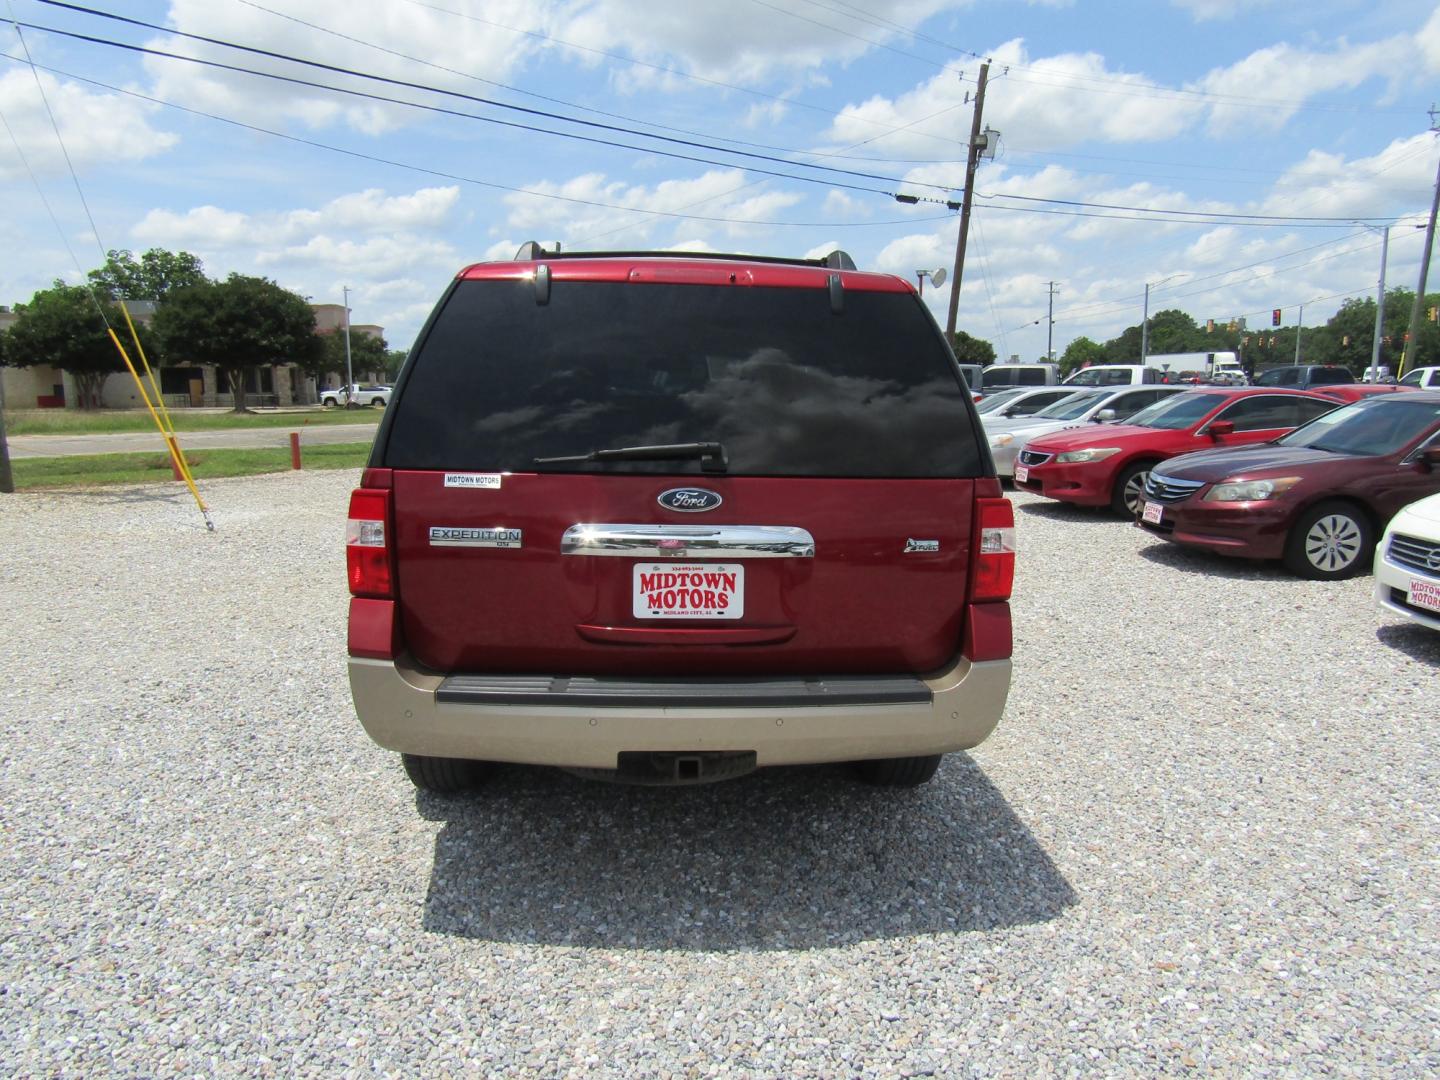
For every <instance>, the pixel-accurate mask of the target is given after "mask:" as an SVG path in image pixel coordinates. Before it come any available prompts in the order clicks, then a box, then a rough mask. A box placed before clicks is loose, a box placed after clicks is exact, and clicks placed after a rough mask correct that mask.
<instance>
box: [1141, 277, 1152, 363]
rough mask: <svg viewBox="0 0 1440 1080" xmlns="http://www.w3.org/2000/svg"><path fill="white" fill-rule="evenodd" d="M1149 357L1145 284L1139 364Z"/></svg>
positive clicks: (1148, 319) (1148, 327)
mask: <svg viewBox="0 0 1440 1080" xmlns="http://www.w3.org/2000/svg"><path fill="white" fill-rule="evenodd" d="M1149 355H1150V283H1149V282H1148V281H1147V282H1146V283H1145V315H1144V317H1143V318H1141V320H1140V363H1141V365H1142V366H1143V365H1144V363H1145V358H1146V357H1147V356H1149Z"/></svg>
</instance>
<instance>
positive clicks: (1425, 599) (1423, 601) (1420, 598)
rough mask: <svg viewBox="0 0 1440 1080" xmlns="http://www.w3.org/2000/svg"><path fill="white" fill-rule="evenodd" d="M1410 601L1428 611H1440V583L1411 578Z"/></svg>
mask: <svg viewBox="0 0 1440 1080" xmlns="http://www.w3.org/2000/svg"><path fill="white" fill-rule="evenodd" d="M1410 603H1411V604H1412V605H1414V606H1415V607H1418V608H1424V609H1425V610H1426V611H1440V585H1437V584H1436V583H1435V582H1433V581H1421V580H1420V579H1419V578H1411V579H1410Z"/></svg>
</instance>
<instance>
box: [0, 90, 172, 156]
mask: <svg viewBox="0 0 1440 1080" xmlns="http://www.w3.org/2000/svg"><path fill="white" fill-rule="evenodd" d="M39 76H40V83H41V85H42V86H43V87H44V90H45V98H43V99H42V98H41V96H40V91H39V90H38V89H37V88H36V86H35V76H34V75H32V74H31V73H30V72H29V71H28V70H26V69H24V68H12V69H11V70H9V71H7V72H5V73H4V74H3V75H0V113H3V114H4V116H5V120H6V123H7V124H8V126H9V128H10V131H11V133H12V134H13V135H14V137H15V140H16V142H18V143H19V144H20V148H21V150H22V151H23V152H24V155H25V160H26V161H28V162H29V164H30V167H31V168H32V169H34V170H35V172H36V174H37V176H42V177H43V176H53V175H56V174H61V173H64V172H66V167H65V157H64V154H62V153H61V151H60V146H59V144H58V143H57V142H56V141H55V130H54V128H52V127H51V125H50V118H49V117H48V116H47V115H46V112H45V100H46V99H48V100H49V102H50V108H51V110H52V111H53V112H54V114H55V122H56V124H57V125H58V126H59V128H60V136H61V138H62V139H63V140H64V143H65V150H66V152H68V153H69V155H70V160H71V161H72V162H74V164H75V167H76V168H77V169H80V170H84V169H87V168H91V167H94V166H96V165H113V164H114V163H116V162H121V161H124V162H130V161H142V160H144V159H145V158H149V157H154V156H155V155H157V154H161V153H163V152H165V151H166V150H169V149H170V148H171V147H173V146H174V145H175V144H176V143H177V142H179V137H178V136H176V135H174V134H171V133H170V132H166V131H162V130H160V129H158V128H155V127H152V126H151V124H150V117H151V115H152V114H153V113H154V111H155V107H154V106H147V105H144V104H142V103H141V102H138V101H135V100H134V99H131V98H126V97H121V96H120V95H117V94H103V93H96V92H94V91H91V90H87V89H85V88H84V87H82V86H81V85H79V84H78V83H73V82H62V81H60V80H59V79H56V78H55V77H54V76H53V75H49V74H47V73H45V72H43V71H42V72H40V73H39ZM4 146H5V150H4V152H3V153H0V179H4V180H10V179H15V178H21V177H26V172H25V167H24V165H23V164H21V162H20V160H19V159H18V156H17V155H16V154H15V148H14V144H13V143H11V142H10V138H9V136H6V138H5V142H4ZM82 179H83V178H82Z"/></svg>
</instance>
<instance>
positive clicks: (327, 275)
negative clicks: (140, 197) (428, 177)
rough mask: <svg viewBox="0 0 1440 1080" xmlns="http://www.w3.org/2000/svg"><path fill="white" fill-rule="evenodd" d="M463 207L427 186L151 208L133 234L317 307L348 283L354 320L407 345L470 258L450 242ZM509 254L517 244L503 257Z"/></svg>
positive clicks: (450, 193) (452, 194)
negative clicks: (269, 207) (311, 198)
mask: <svg viewBox="0 0 1440 1080" xmlns="http://www.w3.org/2000/svg"><path fill="white" fill-rule="evenodd" d="M458 204H459V190H458V189H457V188H422V189H420V190H418V191H414V192H410V193H408V194H403V195H393V196H389V195H386V194H385V193H384V192H382V191H380V190H378V189H367V190H365V191H358V192H351V193H347V194H344V195H340V196H339V197H337V198H335V199H332V200H330V201H329V202H327V203H326V204H324V205H323V206H321V207H318V208H309V207H302V208H298V209H293V210H284V211H274V212H259V213H249V212H245V211H240V210H228V209H224V208H221V207H217V206H198V207H193V208H191V209H189V210H186V211H184V212H177V211H173V210H167V209H153V210H151V211H150V212H149V213H147V214H146V215H145V216H144V217H143V218H142V219H141V220H140V222H139V223H138V224H137V225H136V226H135V228H134V229H133V230H132V231H131V236H132V239H133V240H134V242H135V243H136V244H137V246H155V247H163V248H168V249H171V250H185V251H190V252H192V253H194V254H196V255H198V256H199V257H200V258H201V259H202V260H203V262H204V263H205V266H206V269H207V270H208V271H209V273H211V274H212V275H214V276H217V277H223V276H225V275H226V274H229V273H231V272H237V273H247V274H260V275H263V276H265V277H269V278H272V279H274V280H276V281H278V282H280V283H281V284H282V285H284V286H285V287H286V288H290V289H293V290H294V291H295V292H298V293H300V294H301V295H306V296H313V297H315V298H316V299H317V301H318V300H326V301H329V302H335V303H338V302H339V300H340V296H341V294H342V288H343V287H345V286H349V287H350V290H351V308H352V309H353V310H354V311H355V319H356V321H358V322H374V323H379V324H381V325H383V326H385V327H386V338H387V339H388V340H389V341H390V342H391V343H392V344H394V345H396V347H401V346H404V345H408V343H409V340H410V339H411V338H412V337H413V336H414V333H415V330H416V329H417V328H418V324H419V322H420V321H422V320H423V318H424V316H425V315H426V314H427V313H428V312H429V310H430V308H431V306H433V304H434V303H435V300H436V298H437V297H439V295H440V293H441V291H442V290H443V288H444V285H445V282H446V281H447V280H448V279H449V278H450V277H451V276H453V275H454V273H455V272H456V271H457V270H459V269H460V267H461V265H462V264H463V263H464V261H465V259H464V257H463V256H462V255H461V254H460V252H459V251H458V250H457V249H456V247H455V245H454V244H453V243H452V226H453V223H454V220H455V218H456V216H457V212H458ZM512 254H514V245H511V246H510V247H509V250H507V251H506V252H504V254H503V256H502V257H504V258H509V257H510V256H511V255H512Z"/></svg>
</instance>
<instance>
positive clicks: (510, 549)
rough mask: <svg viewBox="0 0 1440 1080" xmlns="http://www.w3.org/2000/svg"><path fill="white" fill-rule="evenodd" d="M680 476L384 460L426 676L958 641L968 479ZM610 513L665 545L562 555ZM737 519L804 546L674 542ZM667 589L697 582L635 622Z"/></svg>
mask: <svg viewBox="0 0 1440 1080" xmlns="http://www.w3.org/2000/svg"><path fill="white" fill-rule="evenodd" d="M694 479H695V478H694V477H665V476H656V475H653V474H648V475H548V474H535V473H531V474H523V473H513V474H506V475H504V476H499V475H496V477H495V479H494V480H492V481H488V482H491V483H497V482H498V484H499V486H498V487H489V488H478V487H475V488H470V487H464V488H462V487H453V486H452V487H446V486H445V474H444V473H443V472H432V471H422V470H396V472H395V473H394V481H393V483H394V507H395V522H396V525H395V537H394V543H395V545H396V552H397V556H398V558H397V565H398V567H399V571H398V579H397V591H398V595H399V603H400V613H401V619H402V624H403V629H404V635H405V639H406V641H407V642H408V644H409V647H410V649H411V651H412V652H413V654H414V656H415V657H416V659H417V660H418V661H419V662H420V663H422V664H423V665H425V666H426V667H429V668H431V669H433V670H437V671H469V672H514V673H525V672H534V673H560V672H563V673H567V674H575V675H598V674H636V673H638V674H645V673H655V674H659V673H665V674H672V675H701V674H711V673H714V674H726V673H748V674H776V673H785V672H800V673H838V672H898V671H905V672H925V671H930V670H934V669H936V668H938V667H940V666H941V665H942V664H944V663H945V662H946V661H948V660H949V659H950V658H951V657H952V656H953V655H954V654H955V652H956V651H957V649H958V647H959V641H960V634H961V619H962V616H963V611H964V601H965V588H966V581H967V577H968V569H969V568H968V559H969V550H970V539H971V533H972V526H973V521H972V506H973V499H974V487H975V485H974V481H972V480H968V479H966V480H961V479H954V480H942V479H929V480H905V481H894V480H864V479H847V480H839V479H835V478H823V479H821V478H801V479H796V478H785V479H777V478H765V477H723V476H721V477H705V478H704V479H703V481H702V482H701V483H700V484H698V485H696V484H694V483H690V484H687V483H686V481H687V480H689V481H693V480H694ZM676 486H689V487H701V488H704V489H706V490H709V491H712V492H714V493H715V494H717V495H719V496H720V497H721V499H722V500H723V502H722V503H721V504H720V506H719V507H718V508H717V509H715V510H712V511H710V512H707V513H704V514H692V513H681V512H676V511H671V510H667V509H665V508H663V507H662V506H661V505H660V504H659V503H658V502H657V496H659V495H660V494H661V493H662V492H663V491H665V490H667V489H670V488H674V487H676ZM619 525H625V526H646V527H659V528H656V529H655V530H654V533H655V536H657V537H663V538H664V539H663V540H662V541H661V542H660V543H659V544H657V545H656V546H655V548H654V549H653V550H652V549H650V548H649V547H648V546H647V547H646V548H645V549H644V550H642V551H639V552H638V553H637V554H631V553H630V552H629V551H626V552H608V551H604V549H603V548H596V549H593V550H594V551H595V552H604V553H592V552H591V551H588V550H585V549H584V548H583V546H582V548H581V550H575V551H573V553H570V554H566V553H563V552H562V546H564V541H565V537H566V533H567V530H573V529H575V527H576V526H619ZM737 526H741V527H771V528H775V529H778V530H782V531H781V532H778V533H777V534H776V535H778V536H782V537H783V536H788V535H794V533H795V532H796V531H800V532H803V533H805V534H808V535H809V538H810V539H812V540H813V555H812V554H805V553H801V554H795V553H789V552H786V553H771V552H769V551H765V550H763V548H764V544H763V543H762V544H761V547H760V549H757V551H756V552H755V553H747V552H744V551H741V552H740V553H738V554H737V553H728V554H723V555H720V556H715V555H710V554H707V553H706V550H705V545H704V543H703V541H697V540H695V539H689V540H688V541H687V537H693V536H694V535H695V534H697V533H698V534H700V535H701V536H703V535H704V534H705V533H715V534H718V535H719V536H720V537H721V538H722V541H723V539H724V537H726V536H728V535H732V534H733V533H734V529H735V527H737ZM432 530H439V531H438V532H434V533H432ZM645 531H646V530H638V532H640V534H641V535H644V533H645ZM572 535H573V533H572ZM762 535H763V534H762ZM496 545H503V546H496ZM571 546H572V548H573V547H575V545H573V544H572V545H571ZM781 546H783V545H781ZM677 570H678V571H680V573H679V574H677V573H676V571H677ZM667 575H668V576H667ZM677 579H678V580H677ZM677 584H678V585H679V586H680V590H681V591H682V592H686V593H688V594H694V595H689V596H682V606H681V607H679V608H678V610H677V611H674V612H671V611H666V610H665V609H664V606H663V603H661V601H660V600H657V601H656V603H657V605H659V607H660V610H659V611H658V612H655V613H649V612H646V611H641V612H640V613H639V614H637V593H639V594H641V595H642V596H654V595H655V593H656V592H657V591H659V592H662V593H663V592H672V593H673V592H674V591H675V586H676V585H677ZM646 586H649V589H650V591H648V592H647V591H646V590H645V587H646ZM717 592H718V593H719V594H720V595H722V596H724V597H725V599H726V600H727V601H728V603H725V604H724V606H723V607H722V606H720V605H716V604H715V598H714V596H713V594H715V593H717ZM706 593H711V594H712V596H711V597H706V596H705V594H706ZM663 600H664V601H668V602H671V603H672V604H673V601H674V597H673V596H664V597H663ZM690 600H699V601H701V602H700V603H699V604H696V605H695V606H693V607H691V606H689V601H690ZM707 601H708V603H707ZM638 606H639V607H640V608H642V609H643V608H644V607H645V601H644V600H643V599H642V600H641V601H640V602H639V605H638ZM737 609H738V612H739V614H738V617H737V616H736V611H737ZM687 612H689V613H693V614H690V615H688V616H687Z"/></svg>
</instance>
